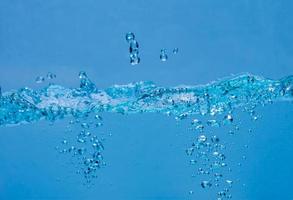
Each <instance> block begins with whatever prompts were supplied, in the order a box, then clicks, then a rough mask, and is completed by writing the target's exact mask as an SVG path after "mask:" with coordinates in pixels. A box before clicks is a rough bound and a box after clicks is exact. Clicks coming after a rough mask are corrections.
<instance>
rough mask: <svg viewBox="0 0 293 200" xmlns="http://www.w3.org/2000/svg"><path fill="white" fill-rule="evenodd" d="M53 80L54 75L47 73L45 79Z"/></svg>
mask: <svg viewBox="0 0 293 200" xmlns="http://www.w3.org/2000/svg"><path fill="white" fill-rule="evenodd" d="M54 78H56V74H53V73H51V72H48V73H47V79H54Z"/></svg>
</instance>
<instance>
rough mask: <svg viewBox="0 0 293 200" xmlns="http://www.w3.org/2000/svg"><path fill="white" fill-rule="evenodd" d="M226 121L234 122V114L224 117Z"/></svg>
mask: <svg viewBox="0 0 293 200" xmlns="http://www.w3.org/2000/svg"><path fill="white" fill-rule="evenodd" d="M224 119H225V121H226V122H229V123H232V122H233V116H232V115H231V114H228V115H226V116H225V117H224Z"/></svg>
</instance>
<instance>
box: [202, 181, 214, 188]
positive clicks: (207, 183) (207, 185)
mask: <svg viewBox="0 0 293 200" xmlns="http://www.w3.org/2000/svg"><path fill="white" fill-rule="evenodd" d="M200 185H201V187H202V188H210V187H211V186H212V183H211V182H210V181H202V182H201V184H200Z"/></svg>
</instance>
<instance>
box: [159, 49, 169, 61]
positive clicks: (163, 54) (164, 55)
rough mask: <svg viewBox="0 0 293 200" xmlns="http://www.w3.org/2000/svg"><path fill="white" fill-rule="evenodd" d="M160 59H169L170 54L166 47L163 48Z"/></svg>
mask: <svg viewBox="0 0 293 200" xmlns="http://www.w3.org/2000/svg"><path fill="white" fill-rule="evenodd" d="M160 60H161V61H163V62H165V61H167V60H168V55H167V53H166V49H162V50H161V54H160Z"/></svg>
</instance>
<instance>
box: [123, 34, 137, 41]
mask: <svg viewBox="0 0 293 200" xmlns="http://www.w3.org/2000/svg"><path fill="white" fill-rule="evenodd" d="M125 39H126V41H127V42H130V41H132V40H134V39H135V35H134V33H132V32H128V33H126V35H125Z"/></svg>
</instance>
